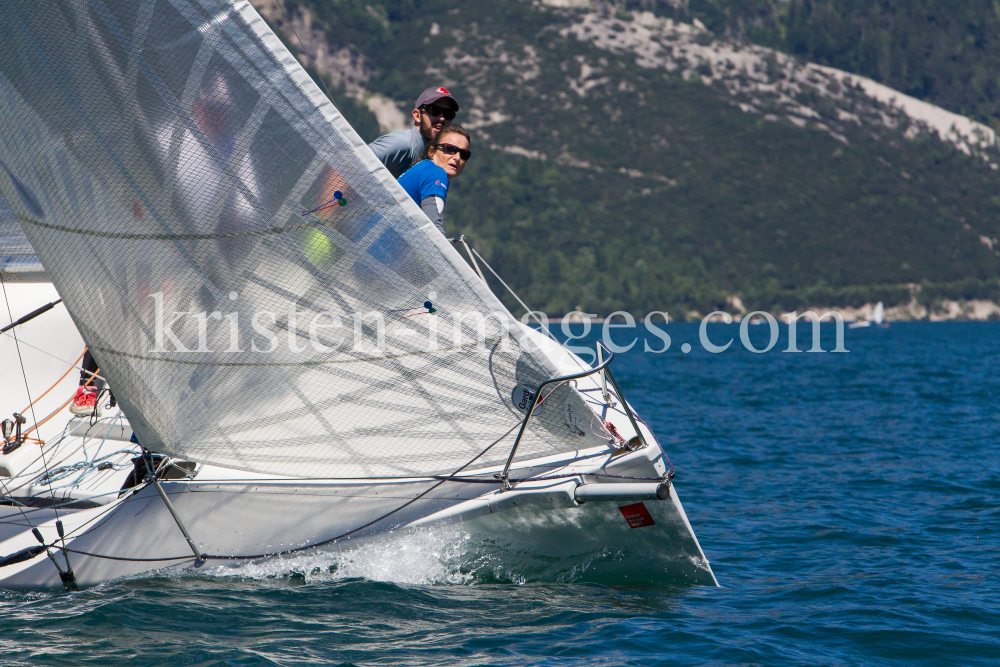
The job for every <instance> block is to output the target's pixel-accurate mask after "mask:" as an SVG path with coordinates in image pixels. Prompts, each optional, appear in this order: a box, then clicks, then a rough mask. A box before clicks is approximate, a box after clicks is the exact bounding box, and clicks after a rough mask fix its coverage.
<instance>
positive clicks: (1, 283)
mask: <svg viewBox="0 0 1000 667" xmlns="http://www.w3.org/2000/svg"><path fill="white" fill-rule="evenodd" d="M0 288H2V289H3V300H4V303H5V304H6V305H7V316H8V317H9V318H10V319H11V321H13V320H14V316H13V315H12V314H11V312H10V300H8V299H7V284H6V283H5V282H4V279H3V272H2V271H0ZM13 335H14V348H15V349H16V350H17V358H18V360H19V361H20V360H21V350H20V348H19V347H17V334H13ZM21 375H24V362H23V361H22V362H21ZM24 387H25V390H27V388H28V378H27V376H24ZM28 401H29V405H28V407H29V408H31V414H32V416H34V414H35V408H34V406H33V404H30V401H31V392H28ZM42 448H44V445H42ZM46 470H48V468H47V467H46ZM0 485H2V486H3V489H4V495H8V494H7V485H6V484H4V483H3V481H2V480H0ZM49 493H50V494H51V495H52V503H53V505H54V504H55V502H56V499H55V493H54V492H53V491H52V486H51V485H49ZM16 507H17V510H18V511H19V512H20V513H21V516H22V517H24V520H25V522H27V524H28V527H29V528H31V530H32V531H34V530H36V528H35V526H34V525H33V524H32V523H31V519H29V518H28V515H27V514H25V513H24V508H23V507H22V506H21V504H20V503H17V505H16ZM58 518H59V514H58V512H57V513H56V519H57V520H58ZM65 542H66V541H65V540H63V547H65V546H66V544H65ZM46 552H48V549H46ZM56 569H57V570H58V569H59V566H58V565H57V566H56ZM60 574H61V572H60Z"/></svg>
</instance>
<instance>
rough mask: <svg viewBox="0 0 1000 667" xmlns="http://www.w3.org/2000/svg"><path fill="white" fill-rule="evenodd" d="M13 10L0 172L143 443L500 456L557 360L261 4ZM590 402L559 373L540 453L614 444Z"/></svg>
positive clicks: (253, 460) (418, 469) (222, 459)
mask: <svg viewBox="0 0 1000 667" xmlns="http://www.w3.org/2000/svg"><path fill="white" fill-rule="evenodd" d="M0 20H2V24H3V25H4V26H5V28H6V35H5V44H4V48H3V49H2V50H0V160H2V166H3V169H2V170H0V191H2V192H3V194H4V195H5V196H6V199H7V201H8V202H9V203H10V206H11V208H12V210H13V212H14V213H15V215H16V218H17V220H18V221H19V223H20V225H21V227H22V228H23V229H24V231H25V233H26V235H27V237H28V239H29V240H30V242H31V245H32V246H33V247H34V249H35V250H36V251H37V254H38V256H39V257H40V258H41V261H42V262H43V263H44V265H45V268H46V270H47V272H48V275H49V277H50V278H51V280H52V281H53V283H54V284H55V285H56V287H57V288H58V290H59V292H60V294H61V296H62V297H63V299H64V300H65V303H66V305H67V308H68V309H69V311H70V313H71V314H72V316H73V318H74V321H75V322H76V324H77V326H78V328H79V329H80V331H81V333H82V334H83V337H84V339H85V340H86V341H87V342H88V344H89V345H90V349H91V351H92V352H93V353H94V355H95V357H96V359H97V361H98V363H99V364H100V366H101V372H102V374H103V375H105V376H106V377H107V378H108V380H109V381H110V384H111V386H112V387H113V388H114V390H115V394H116V396H117V398H118V400H119V402H120V403H121V405H122V406H123V409H124V411H125V413H126V414H127V416H128V418H129V420H130V421H131V423H132V426H133V428H134V429H135V431H136V433H137V435H138V436H139V438H140V440H141V441H142V442H143V444H144V445H146V446H148V447H150V448H151V449H153V450H155V451H160V452H163V453H167V454H171V455H174V456H178V457H182V458H189V459H192V460H196V461H201V462H206V463H213V464H216V465H221V466H226V467H231V468H237V469H244V470H251V471H257V472H263V473H268V474H283V475H294V476H299V477H375V476H398V475H418V474H420V475H424V474H431V473H442V472H450V471H453V470H456V469H458V468H459V467H461V466H463V465H465V464H467V463H469V462H470V461H472V460H475V461H476V465H477V466H478V465H480V464H487V463H494V462H497V461H500V460H502V459H503V458H505V456H506V454H507V453H508V451H509V447H510V444H511V443H512V440H513V437H512V436H509V437H508V438H507V439H506V440H505V441H504V442H503V443H501V444H498V445H495V446H493V447H492V448H491V449H488V451H486V452H485V453H483V452H484V450H487V448H489V447H490V445H491V444H493V443H495V442H497V441H498V440H499V439H500V438H502V437H503V436H504V435H505V434H507V433H509V432H510V431H511V430H512V429H514V428H515V426H516V425H517V424H518V423H519V421H520V420H521V418H522V414H521V413H520V412H519V411H518V410H517V408H516V406H515V405H513V403H512V402H511V392H512V391H513V389H514V388H515V387H517V386H518V385H522V384H526V385H529V386H538V384H539V383H540V382H541V381H542V380H544V379H546V378H548V377H552V376H554V375H558V374H559V373H558V371H557V366H556V364H555V362H554V361H553V359H550V358H549V357H548V356H546V353H545V352H543V351H541V350H538V349H535V348H532V347H531V346H530V345H529V344H528V343H527V342H526V340H525V339H524V338H523V334H520V333H518V332H519V329H518V327H517V323H516V322H514V320H513V319H512V318H511V316H510V315H509V313H507V311H506V310H504V308H503V306H502V305H501V304H500V302H499V301H498V300H497V299H496V298H495V297H494V295H493V294H492V293H490V292H489V290H488V289H487V288H486V286H485V285H484V284H483V283H482V282H481V281H480V280H479V279H478V278H477V277H476V276H475V274H473V273H472V271H471V270H470V269H469V268H468V266H467V265H466V264H465V263H464V262H463V261H462V259H461V258H460V257H459V256H458V255H457V253H456V252H455V251H454V249H453V248H452V247H451V245H450V244H449V243H448V242H447V241H446V239H445V238H444V237H443V236H442V235H441V234H440V233H439V232H438V231H437V230H436V229H435V228H434V226H433V225H431V224H430V223H429V221H428V220H427V218H426V217H425V216H424V215H423V213H422V212H421V211H420V209H419V207H417V206H416V205H415V204H414V203H413V202H412V201H411V200H410V199H409V198H408V197H407V195H406V194H405V192H404V191H403V190H402V189H401V188H400V187H399V186H398V184H397V183H396V182H395V181H394V180H393V179H392V177H391V176H390V175H389V173H388V171H386V170H385V169H384V168H383V167H382V166H381V164H380V163H379V162H378V161H377V159H376V158H375V156H374V155H373V154H372V153H371V151H370V150H369V149H368V148H367V146H366V145H365V144H364V142H363V141H362V140H361V139H360V138H359V137H358V135H357V134H356V133H355V132H354V131H353V130H352V129H351V127H350V126H349V125H348V124H347V123H346V121H344V119H343V117H342V116H341V115H340V114H339V113H338V112H337V110H336V109H335V108H334V107H333V105H332V104H331V103H330V102H329V100H327V99H326V98H325V96H324V95H323V94H322V93H321V92H320V91H319V89H318V88H317V87H316V86H315V85H314V84H313V82H312V81H311V80H310V78H309V77H308V75H307V74H306V73H305V72H304V71H303V70H302V68H301V67H300V66H299V64H298V63H297V62H296V60H295V59H294V58H293V57H292V56H291V54H290V53H289V52H288V51H287V50H286V49H285V48H284V47H283V46H282V44H281V43H280V41H279V40H278V38H277V37H276V36H275V35H274V34H273V33H272V32H271V31H270V30H269V29H268V28H267V26H266V25H265V23H264V21H263V20H262V19H261V18H260V16H259V15H257V13H256V12H255V11H254V10H253V8H252V7H250V5H249V4H248V3H246V2H237V3H235V4H227V3H224V2H212V1H210V0H143V1H141V2H128V3H126V2H117V3H111V2H106V1H103V0H92V1H90V2H86V1H79V2H72V3H60V2H37V1H36V0H31V1H28V0H23V1H19V2H5V3H4V4H3V5H2V7H0ZM324 205H325V208H324ZM314 209H319V210H314ZM310 211H311V212H310ZM425 301H431V302H432V308H433V309H435V310H436V313H433V314H432V313H429V312H428V311H427V310H426V309H425V308H424V307H423V304H424V302H425ZM484 320H485V321H484ZM508 332H510V333H508ZM585 414H586V415H592V413H591V412H590V410H589V409H588V408H587V407H586V406H585V405H584V403H583V401H582V399H581V397H580V395H579V394H578V393H577V392H576V390H575V389H573V388H572V387H570V386H568V385H563V386H560V387H558V388H557V389H556V391H555V392H553V394H552V396H550V397H548V398H547V399H546V401H545V404H544V409H542V410H541V414H539V416H538V418H537V421H535V419H534V418H533V420H532V421H533V422H534V423H533V424H532V426H531V427H530V428H529V430H528V432H527V433H526V434H525V439H524V440H523V441H522V444H521V447H520V449H519V454H520V455H522V456H523V457H525V458H527V457H537V456H540V455H545V454H548V453H556V452H565V451H572V450H575V449H579V448H583V447H593V446H595V445H600V444H602V443H603V442H605V441H606V437H607V434H606V431H605V430H604V427H603V424H602V423H601V421H600V419H594V418H590V419H586V418H581V417H580V415H585ZM477 457H478V458H477Z"/></svg>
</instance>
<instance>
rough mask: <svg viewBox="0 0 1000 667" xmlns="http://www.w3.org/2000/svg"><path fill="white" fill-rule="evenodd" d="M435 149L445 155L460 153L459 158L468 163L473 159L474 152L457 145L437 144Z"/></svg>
mask: <svg viewBox="0 0 1000 667" xmlns="http://www.w3.org/2000/svg"><path fill="white" fill-rule="evenodd" d="M435 148H437V149H438V150H439V151H441V152H442V153H444V154H445V155H454V154H455V153H458V156H459V157H460V158H462V159H463V160H465V161H466V162H468V161H469V158H471V157H472V151H470V150H469V149H468V148H459V147H458V146H456V145H455V144H437V145H436V146H435Z"/></svg>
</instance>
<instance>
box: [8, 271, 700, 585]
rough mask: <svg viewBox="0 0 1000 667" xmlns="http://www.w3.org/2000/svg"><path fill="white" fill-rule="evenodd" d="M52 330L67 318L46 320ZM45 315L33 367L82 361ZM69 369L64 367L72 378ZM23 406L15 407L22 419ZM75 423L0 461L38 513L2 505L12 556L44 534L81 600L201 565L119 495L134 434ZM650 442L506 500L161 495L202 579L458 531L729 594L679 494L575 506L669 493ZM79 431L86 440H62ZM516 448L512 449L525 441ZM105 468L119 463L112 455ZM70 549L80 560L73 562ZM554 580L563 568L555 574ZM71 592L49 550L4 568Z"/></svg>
mask: <svg viewBox="0 0 1000 667" xmlns="http://www.w3.org/2000/svg"><path fill="white" fill-rule="evenodd" d="M44 287H45V286H31V288H30V289H25V290H24V293H23V294H18V291H19V290H15V296H18V297H21V300H22V301H24V303H22V304H19V305H20V310H22V311H27V310H30V309H31V308H34V307H37V305H38V300H39V297H45V298H48V297H49V296H53V298H54V294H52V295H50V294H49V293H48V292H46V293H45V294H44V295H43V294H41V293H40V292H38V290H39V289H43V288H44ZM48 289H50V287H49V288H48ZM16 316H17V315H16V314H15V317H16ZM44 317H53V318H55V319H54V320H49V321H48V322H44V321H43V318H44ZM43 318H39V319H38V320H35V321H32V322H30V323H28V324H27V325H24V328H23V329H19V338H21V339H22V340H23V339H24V338H28V339H29V340H31V341H32V344H37V346H38V347H42V348H43V349H44V350H45V353H42V352H38V351H37V350H36V352H35V354H36V355H40V358H39V359H37V360H35V361H36V363H39V364H40V363H41V359H42V358H45V359H49V360H53V359H62V360H64V361H72V360H73V359H75V358H76V357H77V355H78V354H79V353H80V352H81V351H82V341H81V340H80V338H79V335H78V334H77V333H76V330H75V328H73V326H72V324H71V323H70V322H68V321H64V320H68V317H67V316H66V314H65V311H64V310H59V311H56V312H53V313H49V314H47V315H45V316H43ZM53 323H56V324H58V326H59V328H60V329H62V331H61V333H60V334H59V335H58V336H55V337H52V336H51V334H50V338H51V340H46V339H44V338H43V339H41V342H39V341H40V339H39V337H38V335H37V333H38V330H40V329H41V327H42V325H43V324H50V325H51V324H53ZM32 334H35V335H32ZM5 342H6V343H7V347H6V348H4V350H3V358H2V359H0V360H2V361H3V362H4V363H5V364H6V365H7V367H10V365H11V364H16V363H17V358H16V354H15V353H14V350H13V349H12V347H11V346H10V343H12V340H10V339H9V338H8V339H7V340H6V341H5ZM26 349H28V350H31V349H34V348H26ZM22 354H24V350H23V349H22ZM50 355H52V356H50ZM565 361H566V369H565V370H566V371H567V372H572V371H576V370H578V369H579V366H578V365H577V363H578V362H577V361H576V360H575V359H571V358H569V357H568V356H567V357H566V358H565ZM65 368H66V365H65V364H63V365H62V366H61V372H64V371H65ZM58 370H59V365H58V362H56V364H55V365H53V366H52V367H51V368H50V367H48V366H43V371H41V372H40V373H34V374H32V375H30V376H29V386H31V387H32V394H33V396H37V395H38V394H39V393H40V392H41V391H44V390H45V389H46V388H47V387H48V386H49V385H50V384H51V383H53V382H54V381H55V380H56V379H57V378H58V377H59V375H61V372H57V371H58ZM77 378H78V373H77V372H75V371H74V372H71V373H69V375H68V376H67V377H66V378H65V379H64V380H63V381H62V382H61V383H59V384H58V385H57V387H56V388H55V389H54V390H53V392H52V393H51V394H50V395H49V396H47V397H46V398H45V399H44V401H43V402H39V406H36V407H40V408H41V409H40V410H39V411H38V412H39V413H40V414H39V418H41V417H42V416H44V414H48V413H49V412H51V411H52V410H54V409H56V408H58V407H59V406H60V405H61V404H62V402H63V401H64V400H65V399H66V398H68V397H69V396H71V395H72V391H73V390H74V388H75V386H76V383H77ZM32 383H33V384H32ZM579 386H580V388H581V389H584V390H588V391H590V393H589V394H588V400H589V401H591V403H592V404H593V405H592V407H594V408H595V411H596V412H597V413H598V414H600V415H601V416H602V417H603V418H606V419H607V420H608V421H610V422H612V423H614V425H615V426H616V428H617V429H618V431H619V432H620V433H621V434H622V437H624V438H625V439H626V440H627V439H629V438H631V437H632V436H634V435H635V431H634V430H633V429H632V427H631V425H630V422H629V420H628V418H627V416H626V415H625V413H624V412H622V410H621V408H620V406H618V407H612V408H611V409H608V408H607V407H606V406H604V404H603V403H602V402H601V400H600V394H599V393H598V392H597V390H598V389H599V385H598V379H597V378H596V377H586V378H582V379H581V380H579ZM11 391H12V393H11V394H10V395H4V396H2V397H0V398H3V402H4V405H3V406H2V407H3V409H4V410H5V411H7V410H8V409H20V408H21V407H23V406H21V405H20V403H21V401H22V400H24V399H25V398H26V395H21V393H19V392H17V391H16V390H11ZM12 404H16V405H17V407H16V408H10V406H11V405H12ZM64 412H65V411H64ZM29 416H30V415H29ZM68 417H69V414H68V412H65V414H60V415H57V416H56V417H55V418H53V419H52V420H51V421H50V422H49V424H47V425H46V427H45V428H44V429H43V432H42V437H43V438H44V439H45V441H46V442H47V444H46V445H45V454H46V460H45V461H44V462H43V461H42V457H41V452H40V451H39V448H38V446H37V445H35V444H31V443H25V444H23V445H22V446H21V447H20V448H19V449H18V450H16V451H15V452H13V453H11V454H9V455H7V456H0V468H2V470H0V481H2V482H3V484H4V490H5V495H8V496H9V497H13V498H17V499H18V501H19V502H21V503H23V504H25V505H28V506H27V507H24V508H21V509H18V508H17V507H14V506H10V505H7V506H0V559H5V558H7V557H9V556H11V555H13V554H18V553H19V552H24V550H26V549H32V548H36V547H38V542H37V540H36V539H35V537H34V536H33V535H32V532H31V528H38V530H39V531H40V532H41V534H42V535H43V537H44V539H45V542H46V544H47V545H49V546H50V547H52V548H50V549H49V554H51V556H52V557H54V558H55V560H56V562H57V563H59V566H60V568H62V569H65V560H64V559H65V557H66V556H67V555H68V557H69V560H70V563H71V565H72V570H73V574H74V576H75V580H76V582H77V584H78V585H79V586H80V587H85V586H92V585H96V584H100V583H103V582H106V581H109V580H111V579H116V578H119V577H124V576H130V575H137V574H141V573H143V572H147V571H150V570H155V569H161V568H173V569H183V568H194V567H195V557H194V554H193V552H192V550H191V549H190V547H189V546H188V544H187V542H186V541H185V539H184V537H183V535H182V533H181V530H180V529H179V527H178V524H177V522H176V521H175V520H174V519H173V517H172V516H171V515H170V513H169V511H168V509H167V506H166V504H165V503H164V502H163V500H162V499H161V498H160V496H159V495H158V493H157V492H156V490H155V487H153V486H152V485H149V484H146V485H145V486H141V485H140V486H139V487H137V489H132V490H130V491H128V492H126V494H125V495H123V496H122V497H121V498H119V497H118V492H119V489H121V488H122V484H123V482H124V481H125V478H126V477H127V475H128V473H129V472H130V470H131V459H132V457H133V456H135V455H136V454H137V453H138V448H137V447H136V446H135V445H134V444H131V443H129V442H128V438H129V436H130V435H131V428H130V427H129V426H128V422H127V421H124V419H122V418H120V417H119V418H118V419H112V418H110V417H106V418H105V419H104V420H103V421H102V422H100V423H99V424H97V425H96V426H94V427H92V428H89V429H88V427H87V425H86V424H85V422H86V421H87V420H85V419H84V420H81V419H74V420H68ZM641 429H642V434H643V436H644V439H645V440H646V442H648V443H651V444H649V445H648V446H647V447H645V448H644V449H640V450H638V451H634V452H631V453H628V454H623V455H620V456H617V457H615V456H613V455H612V454H611V453H610V450H609V449H608V448H601V449H594V450H586V451H577V452H573V453H569V454H564V455H559V456H554V457H548V458H544V459H538V460H535V461H526V462H525V461H522V462H519V463H517V464H516V466H515V467H514V468H513V469H512V470H511V479H527V478H532V477H546V476H553V475H558V476H560V477H559V478H558V479H551V480H530V481H524V482H521V483H518V484H516V485H515V487H514V489H513V490H509V491H501V490H500V484H499V483H498V482H492V480H493V477H492V475H493V474H494V473H496V472H499V470H498V469H496V468H488V469H481V470H470V471H463V473H462V475H465V476H468V477H471V478H476V479H480V480H490V481H491V483H487V484H483V483H468V482H458V481H443V482H442V481H441V480H439V479H427V478H422V479H391V480H390V479H378V480H376V479H370V480H336V479H327V480H303V479H291V478H276V477H265V476H263V475H254V474H248V473H245V472H241V471H235V470H229V469H224V468H217V467H213V466H201V467H199V468H198V469H197V470H196V471H195V472H194V473H193V474H192V476H191V477H190V478H188V479H180V480H166V481H163V482H162V487H163V489H164V491H165V492H166V493H167V495H168V497H169V498H170V500H171V502H172V504H173V506H174V508H175V510H176V512H177V514H178V516H179V517H180V518H181V519H182V521H183V523H184V524H185V525H186V527H187V529H188V532H189V533H190V535H191V536H192V538H193V539H194V540H195V542H196V543H197V546H198V549H199V551H200V552H201V553H202V554H207V555H208V556H209V558H208V560H207V561H206V562H205V564H204V565H202V566H201V567H203V568H219V567H227V566H234V567H239V566H243V565H245V564H247V563H252V562H259V561H267V560H276V559H280V558H286V557H289V556H290V555H294V556H298V555H302V554H316V553H323V552H340V551H343V550H350V549H353V548H355V547H357V546H358V545H359V544H363V543H365V542H370V541H374V540H379V539H385V538H386V537H387V536H388V535H389V534H390V533H392V534H398V533H399V532H400V531H406V530H416V531H421V530H434V529H435V528H437V527H445V526H454V525H457V526H459V527H460V528H461V530H462V531H463V532H464V533H465V534H468V535H469V539H470V542H469V544H470V545H478V547H476V548H479V547H483V548H489V549H491V550H492V551H493V552H494V553H495V554H498V555H499V557H500V558H501V559H502V558H503V556H504V554H509V555H527V556H528V557H529V559H533V560H534V561H535V562H550V563H556V564H559V563H565V562H572V563H573V565H572V569H574V572H575V574H574V575H573V576H574V578H575V579H577V580H596V581H601V582H603V583H629V582H642V581H672V582H688V583H693V584H705V585H717V583H716V580H715V577H714V575H713V574H712V570H711V568H710V567H709V565H708V561H707V559H706V558H705V555H704V553H703V552H702V550H701V547H700V546H699V544H698V540H697V538H696V537H695V535H694V531H693V530H692V528H691V526H690V524H689V523H688V520H687V516H686V515H685V513H684V509H683V507H682V506H681V503H680V500H679V498H678V497H677V494H676V490H675V489H674V488H673V487H672V486H671V487H670V489H669V494H668V496H667V497H666V498H665V499H662V500H661V499H658V498H656V496H655V495H654V496H653V497H652V498H653V499H646V500H641V501H640V500H638V499H637V498H633V499H631V500H629V499H622V500H614V499H603V500H588V501H586V502H579V501H578V500H577V495H584V494H585V492H582V491H579V490H578V487H580V486H581V485H595V484H596V485H602V486H604V489H605V490H607V489H612V488H621V489H625V490H626V491H627V492H626V494H625V495H626V496H627V495H628V494H633V495H636V494H638V495H642V493H643V492H644V491H643V489H645V493H647V495H648V492H649V489H651V488H654V487H656V486H657V483H656V481H654V480H659V479H660V478H662V477H663V476H664V475H665V474H666V472H667V466H666V464H665V460H664V457H663V455H662V453H661V452H660V449H659V447H658V446H657V445H656V444H652V443H655V439H654V438H653V435H652V433H651V432H649V431H648V429H646V428H645V427H644V426H642V427H641ZM71 432H72V433H76V434H77V435H75V436H65V437H61V434H69V433H71ZM505 443H506V446H510V444H511V443H512V439H509V440H508V441H505ZM108 455H112V456H110V458H106V459H105V458H102V457H106V456H108ZM98 460H107V461H109V462H111V463H113V464H114V466H113V467H112V468H109V469H107V470H98V469H96V468H95V467H94V466H93V463H94V462H95V461H98ZM88 461H89V462H90V464H91V467H90V469H89V471H88V472H87V473H86V474H83V475H81V476H80V477H78V478H72V479H70V483H67V482H66V481H63V482H60V483H56V484H54V485H53V488H50V487H49V486H48V485H46V484H43V483H40V482H39V475H41V474H42V473H43V472H44V471H45V469H46V466H45V465H43V464H47V468H48V469H49V470H50V471H51V470H53V469H54V468H58V467H60V466H72V465H73V464H74V463H82V462H88ZM4 473H7V475H6V478H4ZM11 474H13V477H11V476H10V475H11ZM614 475H617V476H629V477H637V478H644V480H645V481H643V480H628V479H622V478H619V477H613V476H614ZM620 485H626V486H620ZM591 488H593V487H591ZM615 493H617V491H616V492H615ZM592 495H593V494H591V496H592ZM605 495H607V494H605ZM611 495H612V496H614V494H611ZM53 502H55V503H57V504H59V505H60V508H59V510H58V513H59V517H60V518H61V519H62V521H63V524H64V529H65V533H66V539H65V543H63V542H62V541H61V540H58V541H57V537H58V536H57V531H56V525H55V522H56V510H54V509H52V508H51V507H47V506H48V505H51V504H52V503H53ZM636 502H642V503H643V507H644V508H645V511H646V512H648V516H649V519H650V520H651V524H650V525H643V526H641V527H637V528H633V527H631V526H630V524H629V522H628V521H627V520H626V518H625V516H624V515H623V513H622V512H621V511H620V510H619V507H621V506H628V505H634V504H635V503H636ZM95 505H96V506H95ZM64 546H65V547H67V548H68V551H67V552H63V551H62V549H61V547H64ZM35 550H36V551H39V550H38V549H35ZM79 552H82V553H79ZM84 554H95V555H96V556H89V555H84ZM29 556H30V557H29ZM221 557H226V558H221ZM555 569H556V570H560V571H563V570H565V569H566V568H565V567H560V566H559V565H557V566H556V567H555ZM536 574H537V576H538V577H539V579H540V580H546V577H547V576H549V572H547V571H545V569H544V568H542V569H540V570H538V572H537V573H536ZM62 586H63V582H62V580H61V578H60V575H59V571H58V570H57V569H56V566H55V565H54V564H53V561H52V560H51V559H50V557H49V556H48V554H47V553H46V552H45V551H39V552H38V553H35V554H34V555H32V554H31V553H30V552H28V553H27V555H26V556H25V560H23V561H21V562H15V563H10V564H7V565H2V566H0V588H9V589H53V588H61V587H62Z"/></svg>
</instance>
